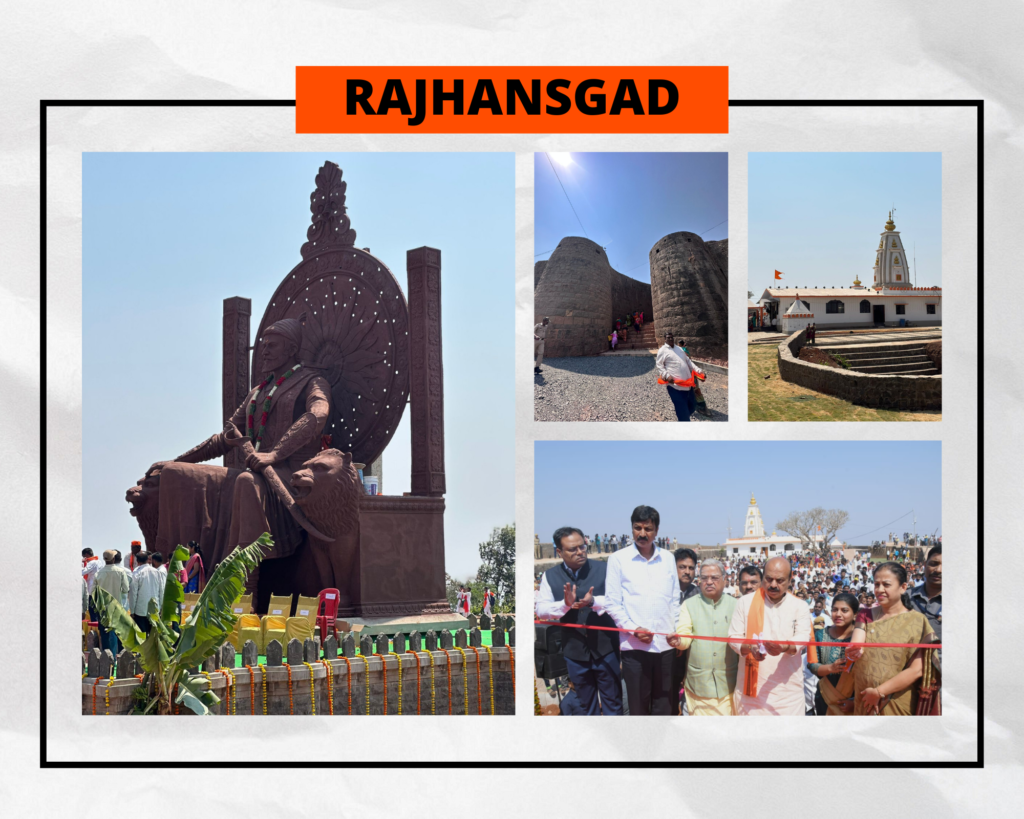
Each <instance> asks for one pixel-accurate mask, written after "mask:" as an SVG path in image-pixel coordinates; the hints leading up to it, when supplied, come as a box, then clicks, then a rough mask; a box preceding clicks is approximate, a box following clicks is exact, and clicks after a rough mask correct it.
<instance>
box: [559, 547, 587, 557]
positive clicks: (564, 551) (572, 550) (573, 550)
mask: <svg viewBox="0 0 1024 819" xmlns="http://www.w3.org/2000/svg"><path fill="white" fill-rule="evenodd" d="M559 551H561V552H562V554H569V555H572V554H576V553H577V552H584V553H585V552H586V551H587V546H586V544H584V545H583V546H576V547H575V548H573V547H572V546H562V547H560V549H559Z"/></svg>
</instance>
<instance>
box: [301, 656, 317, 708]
mask: <svg viewBox="0 0 1024 819" xmlns="http://www.w3.org/2000/svg"><path fill="white" fill-rule="evenodd" d="M302 664H303V665H304V666H306V668H308V669H309V704H310V706H311V707H312V708H313V716H316V687H315V686H314V685H313V664H312V663H307V662H305V661H303V663H302Z"/></svg>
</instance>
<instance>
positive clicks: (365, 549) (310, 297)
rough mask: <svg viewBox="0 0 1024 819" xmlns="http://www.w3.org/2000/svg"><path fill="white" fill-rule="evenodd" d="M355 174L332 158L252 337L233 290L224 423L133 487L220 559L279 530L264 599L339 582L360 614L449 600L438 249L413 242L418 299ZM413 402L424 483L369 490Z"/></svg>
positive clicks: (155, 533)
mask: <svg viewBox="0 0 1024 819" xmlns="http://www.w3.org/2000/svg"><path fill="white" fill-rule="evenodd" d="M341 177H342V174H341V169H340V168H339V167H338V166H337V165H335V164H334V163H332V162H325V163H324V165H323V166H322V167H321V168H320V172H319V173H318V174H317V176H316V188H315V189H314V190H313V192H312V193H311V194H310V206H309V207H310V213H311V216H312V219H311V225H310V226H309V228H308V230H307V232H306V239H307V241H306V242H305V244H303V245H302V247H301V250H300V252H301V255H302V261H301V262H299V264H298V265H296V266H295V267H294V268H293V269H292V270H291V271H290V272H289V273H288V274H287V275H286V276H285V278H284V280H283V281H282V282H281V284H280V285H279V286H278V288H277V290H275V291H274V294H273V295H272V296H271V298H270V302H269V304H268V305H267V307H266V311H265V313H264V315H263V319H262V321H261V322H260V326H259V329H258V330H257V332H256V337H255V345H254V346H253V347H252V348H250V347H249V329H248V314H249V313H248V310H249V308H248V306H245V308H244V311H242V312H235V313H231V314H229V312H228V308H229V302H230V303H231V305H235V307H237V304H238V303H239V302H245V303H246V305H247V304H248V301H247V300H245V299H241V298H239V297H234V298H231V299H226V300H225V324H224V344H225V347H224V364H225V369H224V374H225V375H224V381H223V385H222V387H223V391H224V396H223V397H224V403H223V405H224V407H225V412H229V411H231V410H232V409H234V411H233V412H232V413H231V417H230V418H228V419H227V420H226V423H225V424H224V430H223V431H222V432H218V433H217V434H215V435H213V436H211V437H210V438H208V439H207V440H205V441H203V442H202V443H201V444H199V445H198V446H196V447H194V448H192V449H190V450H189V451H188V452H186V453H184V454H182V455H180V456H178V457H177V458H176V459H175V460H173V461H160V462H157V463H155V464H153V466H151V467H150V468H149V469H148V470H147V471H146V473H145V475H144V477H143V478H142V480H140V481H139V482H138V484H137V485H136V486H134V487H132V488H131V489H129V490H128V492H127V497H126V500H128V502H129V503H130V504H131V505H132V515H134V516H135V518H136V520H137V521H138V523H139V528H140V529H141V530H142V533H143V535H144V536H145V539H146V546H147V548H148V549H150V550H153V549H159V550H162V551H170V550H171V549H172V548H173V547H174V546H177V545H178V544H182V543H188V542H189V541H191V540H195V541H197V542H198V543H199V544H200V546H201V548H202V551H203V556H204V562H205V563H206V564H207V566H208V567H210V568H212V566H213V565H214V564H216V563H217V562H219V561H220V560H222V559H223V558H224V557H225V556H226V555H227V554H228V553H229V552H230V551H231V549H233V548H234V547H235V546H238V545H248V544H250V543H252V542H253V541H255V540H256V539H257V538H258V537H259V536H260V535H261V534H262V533H263V532H266V531H269V532H270V534H271V535H272V537H273V540H274V547H273V550H272V551H271V553H270V554H269V555H268V557H267V559H266V560H264V561H263V563H262V564H261V566H260V569H259V571H258V572H256V573H254V574H253V575H252V576H250V578H249V587H250V590H252V591H254V592H256V595H257V597H256V606H257V610H259V611H262V610H264V609H263V608H262V606H263V605H264V604H265V603H266V601H267V599H268V598H269V595H270V594H271V592H273V593H275V594H294V593H300V594H304V595H315V594H317V593H318V592H319V591H320V590H322V589H325V588H336V589H338V590H339V592H340V596H339V598H340V606H339V613H340V614H343V615H346V616H347V615H363V616H389V615H395V616H401V615H406V614H414V615H416V614H432V613H435V612H438V611H442V610H444V611H446V610H447V608H448V606H447V603H446V602H445V601H444V527H443V514H444V499H443V495H444V492H445V475H444V410H443V370H442V357H441V319H440V251H438V250H436V249H434V248H429V247H423V248H418V249H415V250H411V251H409V252H408V254H407V258H406V267H407V276H408V280H409V292H410V300H409V302H407V301H406V298H405V294H404V293H403V292H402V289H401V287H400V286H399V284H398V281H397V279H396V278H395V276H394V275H393V274H392V273H391V271H390V270H389V269H388V268H387V266H386V265H385V264H384V262H382V261H381V260H380V259H378V258H376V257H375V256H373V255H372V254H371V253H370V252H369V249H368V248H357V247H355V236H356V234H355V231H354V230H353V229H352V227H351V223H350V221H349V218H348V215H347V212H346V207H345V189H346V183H345V182H344V181H342V178H341ZM235 307H232V308H231V309H232V310H234V309H235ZM239 309H240V308H239ZM243 314H244V320H240V319H239V318H238V317H239V316H240V315H243ZM239 321H241V323H239ZM250 349H252V351H253V352H252V369H253V371H254V373H255V375H254V377H253V378H252V379H251V380H250V377H249V356H248V352H249V350H250ZM239 402H241V403H239ZM407 404H408V405H409V406H410V407H411V412H412V419H411V433H412V435H411V437H412V474H411V488H412V491H411V492H410V493H408V494H407V495H405V496H395V495H391V496H376V497H368V496H367V495H366V494H365V493H364V491H363V488H362V485H361V483H360V481H359V476H358V472H357V467H358V466H359V464H360V463H366V464H371V463H373V462H374V461H375V460H376V459H377V458H378V457H379V456H380V454H381V453H382V452H383V451H384V449H385V447H386V446H387V445H388V443H389V441H390V440H391V438H392V436H393V435H394V433H395V430H396V428H397V427H398V424H399V422H400V421H401V418H402V414H403V412H404V410H405V407H406V405H407ZM236 407H237V408H236ZM332 446H333V447H334V448H329V447H332ZM215 458H224V465H223V466H221V465H213V464H210V463H207V462H209V461H211V460H213V459H215ZM357 462H358V463H357Z"/></svg>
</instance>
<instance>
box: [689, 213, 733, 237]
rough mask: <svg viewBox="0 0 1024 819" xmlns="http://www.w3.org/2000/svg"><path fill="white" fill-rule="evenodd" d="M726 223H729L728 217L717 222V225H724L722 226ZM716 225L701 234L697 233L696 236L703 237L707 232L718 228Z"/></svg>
mask: <svg viewBox="0 0 1024 819" xmlns="http://www.w3.org/2000/svg"><path fill="white" fill-rule="evenodd" d="M728 221H729V217H728V216H726V217H725V218H724V219H723V220H722V221H721V222H719V223H718V225H724V224H725V223H726V222H728ZM718 225H712V226H711V227H709V228H708V229H707V230H704V231H701V232H700V233H698V234H697V235H698V236H703V235H704V234H705V233H707V232H708V231H711V230H714V229H715V228H716V227H718Z"/></svg>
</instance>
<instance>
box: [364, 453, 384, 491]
mask: <svg viewBox="0 0 1024 819" xmlns="http://www.w3.org/2000/svg"><path fill="white" fill-rule="evenodd" d="M363 474H364V475H372V476H373V477H375V478H376V479H377V494H378V495H383V494H384V453H381V454H380V456H379V457H378V458H377V460H375V461H374V462H373V463H372V464H367V465H366V469H364V470H363Z"/></svg>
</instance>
